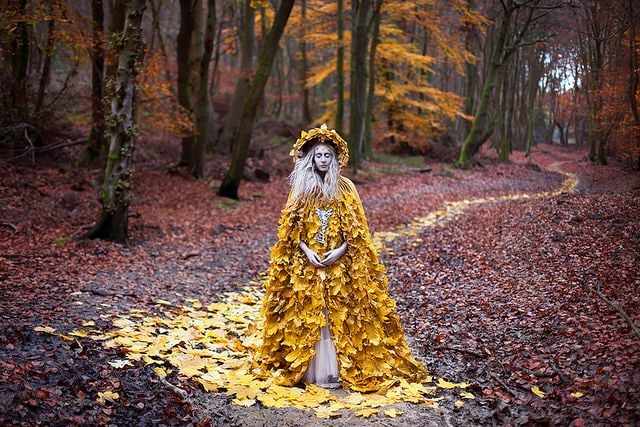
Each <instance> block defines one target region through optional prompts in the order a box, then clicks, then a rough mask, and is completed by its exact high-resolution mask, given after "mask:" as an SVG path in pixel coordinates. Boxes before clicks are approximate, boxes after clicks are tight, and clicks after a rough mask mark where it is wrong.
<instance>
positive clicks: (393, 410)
mask: <svg viewBox="0 0 640 427" xmlns="http://www.w3.org/2000/svg"><path fill="white" fill-rule="evenodd" d="M384 414H385V415H386V416H387V417H391V418H395V417H397V416H398V415H402V411H398V410H396V408H391V409H387V410H386V411H384Z"/></svg>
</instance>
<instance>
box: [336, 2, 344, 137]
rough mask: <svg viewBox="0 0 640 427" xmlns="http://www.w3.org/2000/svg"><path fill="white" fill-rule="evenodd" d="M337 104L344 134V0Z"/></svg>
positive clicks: (340, 9)
mask: <svg viewBox="0 0 640 427" xmlns="http://www.w3.org/2000/svg"><path fill="white" fill-rule="evenodd" d="M336 63H337V65H336V77H337V79H338V81H337V98H338V99H337V105H336V132H338V133H339V134H342V132H343V122H344V6H343V0H338V54H337V61H336Z"/></svg>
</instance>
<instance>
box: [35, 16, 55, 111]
mask: <svg viewBox="0 0 640 427" xmlns="http://www.w3.org/2000/svg"><path fill="white" fill-rule="evenodd" d="M55 27H56V21H55V19H50V20H49V22H47V44H46V46H45V48H44V64H43V65H42V73H41V74H40V82H39V84H38V95H37V96H36V105H35V109H34V111H35V113H36V115H38V113H40V112H41V111H42V104H43V102H44V94H45V91H46V90H47V85H48V84H49V79H50V77H51V60H52V59H53V55H54V54H55V52H54V48H55V40H56V37H55Z"/></svg>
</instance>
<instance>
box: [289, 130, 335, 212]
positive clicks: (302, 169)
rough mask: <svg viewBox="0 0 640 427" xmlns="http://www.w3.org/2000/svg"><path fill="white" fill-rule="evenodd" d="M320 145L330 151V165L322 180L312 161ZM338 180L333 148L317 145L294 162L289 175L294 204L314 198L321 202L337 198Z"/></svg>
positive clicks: (329, 145)
mask: <svg viewBox="0 0 640 427" xmlns="http://www.w3.org/2000/svg"><path fill="white" fill-rule="evenodd" d="M321 145H324V146H326V147H328V148H329V150H330V151H331V163H330V164H329V170H328V171H327V173H326V174H325V175H324V179H323V178H322V176H321V175H320V174H319V173H318V172H317V171H316V167H315V163H314V161H313V157H314V155H315V153H316V149H317V148H318V147H319V146H321ZM339 179H340V169H339V165H338V156H337V154H336V149H335V147H334V146H333V145H331V144H327V143H322V142H321V143H317V144H315V145H313V147H311V149H309V151H308V152H307V153H305V154H304V155H303V156H302V157H300V158H299V159H298V160H296V165H295V167H294V168H293V172H291V175H289V182H290V183H291V192H292V195H293V200H294V201H295V202H304V201H307V200H309V199H312V198H315V197H317V198H319V199H321V200H332V199H335V198H336V197H338V191H339V188H338V181H339Z"/></svg>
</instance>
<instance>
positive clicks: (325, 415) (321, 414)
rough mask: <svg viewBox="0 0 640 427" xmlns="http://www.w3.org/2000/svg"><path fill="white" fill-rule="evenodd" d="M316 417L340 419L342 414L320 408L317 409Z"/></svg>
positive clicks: (327, 408)
mask: <svg viewBox="0 0 640 427" xmlns="http://www.w3.org/2000/svg"><path fill="white" fill-rule="evenodd" d="M315 413H316V417H318V418H325V419H327V418H331V417H339V416H340V413H339V412H336V411H334V410H332V409H331V408H329V407H320V408H316V409H315Z"/></svg>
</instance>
